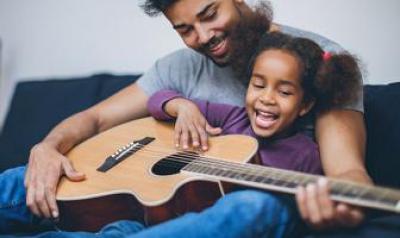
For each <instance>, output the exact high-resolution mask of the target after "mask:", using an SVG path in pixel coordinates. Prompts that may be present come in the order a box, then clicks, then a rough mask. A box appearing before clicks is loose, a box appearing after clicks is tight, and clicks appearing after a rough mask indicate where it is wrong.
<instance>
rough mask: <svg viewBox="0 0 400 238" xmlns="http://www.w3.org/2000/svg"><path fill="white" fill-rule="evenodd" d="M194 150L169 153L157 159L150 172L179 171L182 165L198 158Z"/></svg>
mask: <svg viewBox="0 0 400 238" xmlns="http://www.w3.org/2000/svg"><path fill="white" fill-rule="evenodd" d="M198 157H199V155H198V154H197V153H196V152H191V151H185V152H179V153H176V154H172V155H169V156H168V157H165V158H163V159H161V160H160V161H158V162H157V163H156V164H155V165H154V166H153V167H152V168H151V172H153V174H155V175H173V174H177V173H179V172H180V171H181V169H182V168H183V167H185V166H186V165H188V164H189V163H190V162H192V161H193V160H195V159H196V158H198Z"/></svg>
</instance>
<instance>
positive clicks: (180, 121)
mask: <svg viewBox="0 0 400 238" xmlns="http://www.w3.org/2000/svg"><path fill="white" fill-rule="evenodd" d="M170 106H172V108H175V110H176V122H175V135H174V142H175V145H176V147H181V148H183V149H184V150H185V149H189V145H190V142H191V143H192V146H193V148H195V149H198V148H201V149H202V150H204V151H206V150H208V135H209V134H210V135H219V134H220V133H221V128H214V127H212V126H210V125H209V124H208V122H207V120H206V119H205V118H204V116H203V114H202V113H201V112H200V110H199V108H198V107H197V105H196V104H194V103H193V102H191V101H189V100H186V99H183V98H176V99H173V100H171V101H169V102H168V103H167V104H166V106H165V108H168V107H170ZM167 112H168V109H167Z"/></svg>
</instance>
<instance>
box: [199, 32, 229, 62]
mask: <svg viewBox="0 0 400 238" xmlns="http://www.w3.org/2000/svg"><path fill="white" fill-rule="evenodd" d="M229 35H230V32H229V31H225V32H223V33H222V34H219V35H216V36H214V37H213V38H211V39H210V40H209V41H208V42H207V43H206V44H203V45H202V46H201V47H200V48H199V49H197V51H198V52H199V53H201V54H203V55H205V56H207V57H208V58H210V59H211V60H212V61H213V62H214V63H215V64H217V65H219V66H225V65H227V64H228V63H229V61H230V55H231V49H230V46H229V45H228V51H227V52H226V53H225V55H223V56H222V57H218V58H217V57H214V56H213V55H212V53H211V49H212V48H214V47H215V46H216V45H218V44H220V43H221V42H223V41H224V40H227V41H228V43H229V42H230V39H229Z"/></svg>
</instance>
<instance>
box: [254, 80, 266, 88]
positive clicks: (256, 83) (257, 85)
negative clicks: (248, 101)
mask: <svg viewBox="0 0 400 238" xmlns="http://www.w3.org/2000/svg"><path fill="white" fill-rule="evenodd" d="M251 85H252V86H253V87H254V88H256V89H263V88H265V83H264V80H262V79H254V80H252V84H251Z"/></svg>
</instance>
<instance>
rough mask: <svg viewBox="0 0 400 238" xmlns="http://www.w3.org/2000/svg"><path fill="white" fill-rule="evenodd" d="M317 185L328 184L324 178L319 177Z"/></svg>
mask: <svg viewBox="0 0 400 238" xmlns="http://www.w3.org/2000/svg"><path fill="white" fill-rule="evenodd" d="M318 185H319V186H326V185H328V180H327V179H326V178H320V179H318Z"/></svg>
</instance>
